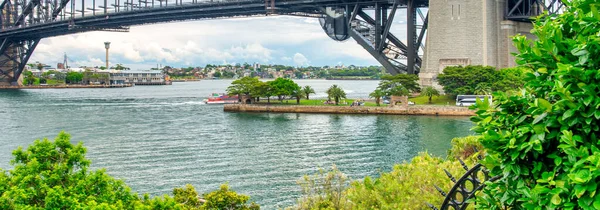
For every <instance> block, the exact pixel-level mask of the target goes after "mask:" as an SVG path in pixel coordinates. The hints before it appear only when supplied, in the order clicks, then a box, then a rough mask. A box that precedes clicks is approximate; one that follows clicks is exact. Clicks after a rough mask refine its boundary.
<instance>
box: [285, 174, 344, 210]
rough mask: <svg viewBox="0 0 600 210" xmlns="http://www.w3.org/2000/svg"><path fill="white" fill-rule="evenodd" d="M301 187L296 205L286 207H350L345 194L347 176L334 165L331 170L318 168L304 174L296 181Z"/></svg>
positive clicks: (289, 208)
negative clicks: (309, 174)
mask: <svg viewBox="0 0 600 210" xmlns="http://www.w3.org/2000/svg"><path fill="white" fill-rule="evenodd" d="M298 185H300V187H301V188H302V197H301V198H300V199H298V201H297V204H296V206H294V207H288V208H286V209H288V210H291V209H299V210H300V209H352V204H351V203H350V201H349V200H348V198H347V196H346V192H345V191H346V189H347V187H348V185H349V180H348V177H347V176H346V175H345V174H344V173H342V172H341V171H339V170H338V169H337V167H336V166H335V165H334V166H333V167H332V168H331V171H329V172H325V171H324V170H322V169H320V170H319V173H317V174H315V175H312V176H308V175H305V176H304V177H303V178H302V179H301V180H299V181H298Z"/></svg>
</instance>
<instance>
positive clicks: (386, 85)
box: [377, 74, 421, 96]
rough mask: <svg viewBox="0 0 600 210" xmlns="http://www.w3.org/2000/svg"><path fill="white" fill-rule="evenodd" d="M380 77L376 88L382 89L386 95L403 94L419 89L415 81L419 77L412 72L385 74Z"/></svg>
mask: <svg viewBox="0 0 600 210" xmlns="http://www.w3.org/2000/svg"><path fill="white" fill-rule="evenodd" d="M381 79H382V80H381V82H379V86H378V87H377V89H380V90H381V91H383V92H384V93H385V95H386V96H392V95H396V96H405V95H409V94H410V93H413V92H418V91H420V90H421V89H420V88H419V83H418V82H417V81H419V77H418V76H417V75H414V74H397V75H394V76H392V75H386V76H383V77H382V78H381Z"/></svg>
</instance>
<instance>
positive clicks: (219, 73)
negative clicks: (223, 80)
mask: <svg viewBox="0 0 600 210" xmlns="http://www.w3.org/2000/svg"><path fill="white" fill-rule="evenodd" d="M213 77H216V78H219V77H221V72H220V71H217V72H215V73H214V74H213Z"/></svg>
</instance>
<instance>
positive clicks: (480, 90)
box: [473, 83, 492, 95]
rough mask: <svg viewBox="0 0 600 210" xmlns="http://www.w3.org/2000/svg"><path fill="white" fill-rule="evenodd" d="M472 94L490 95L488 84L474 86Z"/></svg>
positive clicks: (490, 90) (490, 89)
mask: <svg viewBox="0 0 600 210" xmlns="http://www.w3.org/2000/svg"><path fill="white" fill-rule="evenodd" d="M473 93H474V94H475V95H490V94H492V88H490V86H489V85H488V83H479V84H477V86H475V89H474V90H473Z"/></svg>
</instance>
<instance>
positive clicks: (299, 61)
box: [294, 53, 308, 66]
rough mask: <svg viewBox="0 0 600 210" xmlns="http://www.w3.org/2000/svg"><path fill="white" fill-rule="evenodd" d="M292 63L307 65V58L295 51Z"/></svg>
mask: <svg viewBox="0 0 600 210" xmlns="http://www.w3.org/2000/svg"><path fill="white" fill-rule="evenodd" d="M294 64H296V66H307V65H308V59H307V58H306V57H305V56H304V55H302V54H301V53H296V54H294Z"/></svg>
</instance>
